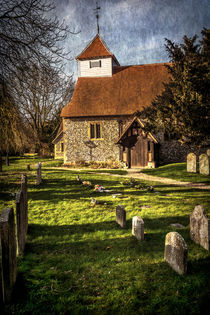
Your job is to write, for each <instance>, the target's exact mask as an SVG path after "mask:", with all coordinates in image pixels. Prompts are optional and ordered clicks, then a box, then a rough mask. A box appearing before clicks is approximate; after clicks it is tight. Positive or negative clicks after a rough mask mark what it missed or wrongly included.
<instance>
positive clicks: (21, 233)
mask: <svg viewBox="0 0 210 315" xmlns="http://www.w3.org/2000/svg"><path fill="white" fill-rule="evenodd" d="M16 227H17V251H18V254H22V253H23V251H24V248H25V242H26V216H25V204H24V198H23V192H22V190H20V191H18V192H17V195H16Z"/></svg>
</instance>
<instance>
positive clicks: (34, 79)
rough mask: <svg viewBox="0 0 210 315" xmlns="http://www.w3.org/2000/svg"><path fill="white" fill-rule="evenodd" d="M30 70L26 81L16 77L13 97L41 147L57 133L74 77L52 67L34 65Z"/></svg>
mask: <svg viewBox="0 0 210 315" xmlns="http://www.w3.org/2000/svg"><path fill="white" fill-rule="evenodd" d="M29 73H30V77H28V79H27V81H26V82H25V81H21V80H18V79H14V80H13V85H12V86H13V97H14V99H15V102H16V104H18V106H19V111H20V113H21V115H22V116H23V117H24V119H25V120H26V121H27V123H28V124H30V125H31V127H32V130H33V134H34V143H35V144H36V147H37V148H38V149H39V150H41V149H42V148H43V146H46V144H49V143H50V142H51V141H52V138H53V137H54V136H55V134H54V132H55V130H56V129H57V128H56V127H57V126H58V123H59V115H60V111H61V108H62V107H63V106H64V105H65V104H66V103H67V102H69V101H70V99H71V97H72V93H73V89H74V82H73V80H72V76H70V77H68V76H64V75H63V74H62V73H60V71H59V70H56V69H55V68H52V67H50V66H48V67H45V66H42V65H37V64H32V65H31V66H30V69H29Z"/></svg>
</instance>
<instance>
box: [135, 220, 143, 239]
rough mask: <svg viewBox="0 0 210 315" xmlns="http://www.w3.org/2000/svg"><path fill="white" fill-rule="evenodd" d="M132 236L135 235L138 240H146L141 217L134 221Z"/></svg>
mask: <svg viewBox="0 0 210 315" xmlns="http://www.w3.org/2000/svg"><path fill="white" fill-rule="evenodd" d="M132 235H134V236H135V237H136V238H137V240H143V239H144V221H143V220H142V218H141V217H138V216H135V217H133V219H132Z"/></svg>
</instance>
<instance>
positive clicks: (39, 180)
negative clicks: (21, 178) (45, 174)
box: [36, 162, 42, 185]
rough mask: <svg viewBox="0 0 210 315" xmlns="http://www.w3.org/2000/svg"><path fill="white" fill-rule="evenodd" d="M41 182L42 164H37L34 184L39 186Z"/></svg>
mask: <svg viewBox="0 0 210 315" xmlns="http://www.w3.org/2000/svg"><path fill="white" fill-rule="evenodd" d="M41 181H42V163H41V162H39V163H38V164H37V177H36V184H37V185H40V184H41Z"/></svg>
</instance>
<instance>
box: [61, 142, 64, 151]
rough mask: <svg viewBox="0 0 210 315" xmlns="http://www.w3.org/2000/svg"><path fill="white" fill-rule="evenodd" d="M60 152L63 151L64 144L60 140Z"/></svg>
mask: <svg viewBox="0 0 210 315" xmlns="http://www.w3.org/2000/svg"><path fill="white" fill-rule="evenodd" d="M61 152H64V144H63V142H61Z"/></svg>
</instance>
